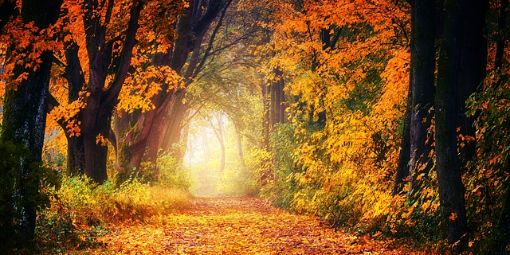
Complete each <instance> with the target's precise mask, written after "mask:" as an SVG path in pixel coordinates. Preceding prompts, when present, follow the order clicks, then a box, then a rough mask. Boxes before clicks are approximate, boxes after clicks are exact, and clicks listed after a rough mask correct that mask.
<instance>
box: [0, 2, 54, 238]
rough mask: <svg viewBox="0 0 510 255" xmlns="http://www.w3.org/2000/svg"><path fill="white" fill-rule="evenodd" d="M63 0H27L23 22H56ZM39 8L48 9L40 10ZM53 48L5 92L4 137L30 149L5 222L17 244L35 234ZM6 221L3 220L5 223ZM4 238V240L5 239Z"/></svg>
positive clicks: (15, 181) (41, 24)
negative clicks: (9, 215)
mask: <svg viewBox="0 0 510 255" xmlns="http://www.w3.org/2000/svg"><path fill="white" fill-rule="evenodd" d="M61 3H62V2H61V1H42V0H24V1H22V9H21V15H22V18H23V20H24V22H26V23H28V22H32V21H33V22H34V23H35V25H36V26H37V27H39V28H41V29H42V28H46V27H48V26H49V25H50V24H52V23H54V22H55V21H56V20H57V18H58V14H59V12H60V5H61ZM40 10H46V11H45V12H41V11H40ZM52 58H53V56H52V52H50V51H46V52H43V53H42V55H41V56H40V61H41V62H40V64H39V68H38V69H37V70H35V71H34V70H26V69H24V67H22V66H18V67H17V68H16V71H15V72H16V73H22V72H27V73H28V77H27V78H26V80H24V81H22V82H21V84H19V86H18V87H17V89H16V90H9V91H7V92H6V94H5V98H4V100H5V101H4V109H3V125H2V127H3V129H2V135H1V139H2V141H4V142H5V141H10V142H13V143H14V144H16V145H18V146H21V147H24V148H25V149H26V150H27V153H26V154H24V155H22V156H20V158H19V159H17V161H18V167H17V169H16V170H15V171H16V172H15V174H14V176H7V177H6V178H14V179H13V181H12V182H11V181H9V180H6V181H7V182H10V183H13V194H12V198H11V199H10V201H11V202H12V205H7V206H9V207H11V208H12V215H11V216H12V218H10V219H2V220H5V222H6V224H5V225H11V224H12V228H11V229H12V230H13V233H12V235H10V236H8V237H9V238H13V239H14V240H15V241H16V242H17V245H26V244H27V243H28V242H30V241H32V240H33V238H34V231H35V220H36V209H37V202H36V201H37V196H38V194H39V173H38V168H37V167H35V166H34V164H40V163H41V154H42V148H43V143H44V131H45V126H46V113H47V109H48V95H49V91H48V85H49V80H50V73H51V66H52ZM2 225H4V224H2ZM4 241H5V240H4Z"/></svg>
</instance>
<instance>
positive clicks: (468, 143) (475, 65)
mask: <svg viewBox="0 0 510 255" xmlns="http://www.w3.org/2000/svg"><path fill="white" fill-rule="evenodd" d="M488 3H489V1H482V0H464V1H463V9H462V15H463V16H462V21H463V24H462V37H461V38H460V43H459V44H458V45H457V47H459V48H460V49H461V53H460V58H461V59H460V61H461V64H460V72H461V73H460V77H459V78H460V88H459V93H458V94H457V95H458V99H457V102H458V104H459V106H458V107H459V110H458V113H457V125H458V126H459V127H460V132H461V134H462V135H463V136H467V137H470V138H472V139H468V140H465V141H464V143H465V144H464V146H463V147H462V148H461V150H460V152H461V154H460V160H461V167H462V168H464V167H465V166H466V163H467V162H468V161H469V160H471V159H472V158H473V157H474V155H475V150H476V144H475V141H474V138H475V127H474V117H468V116H467V115H466V111H467V109H466V100H467V99H468V98H469V96H470V95H471V94H473V93H474V92H475V91H476V90H477V88H479V87H480V85H481V84H482V82H483V80H484V79H485V75H486V71H485V69H486V67H487V35H486V32H485V28H486V24H485V23H486V22H485V15H486V11H487V9H488Z"/></svg>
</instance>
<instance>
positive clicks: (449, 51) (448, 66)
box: [435, 0, 468, 252]
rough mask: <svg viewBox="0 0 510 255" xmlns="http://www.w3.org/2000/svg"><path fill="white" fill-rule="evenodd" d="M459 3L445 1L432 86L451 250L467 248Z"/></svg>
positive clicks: (439, 171)
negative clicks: (459, 124)
mask: <svg viewBox="0 0 510 255" xmlns="http://www.w3.org/2000/svg"><path fill="white" fill-rule="evenodd" d="M463 2H464V1H461V0H446V1H445V5H444V10H445V16H444V31H443V36H442V37H441V39H440V40H439V45H440V55H439V63H438V80H437V87H436V100H435V102H436V104H435V117H436V132H435V136H436V162H437V163H436V164H437V174H438V180H439V198H440V204H441V218H442V221H443V224H444V225H445V226H446V233H447V236H448V242H449V244H450V245H451V246H452V249H453V250H455V251H457V252H458V251H463V250H465V249H466V248H467V240H468V236H467V219H466V209H465V199H464V193H465V189H464V185H463V183H462V178H461V167H460V162H459V158H458V155H457V134H456V116H458V112H459V103H458V102H457V100H458V98H459V97H458V95H459V94H460V91H459V90H460V89H461V84H460V80H461V78H460V77H459V74H460V71H461V66H460V65H461V56H460V54H461V53H462V52H461V47H459V43H460V42H461V40H462V33H461V31H462V18H463V16H462V11H463V7H464V6H463Z"/></svg>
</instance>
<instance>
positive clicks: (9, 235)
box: [0, 141, 59, 249]
mask: <svg viewBox="0 0 510 255" xmlns="http://www.w3.org/2000/svg"><path fill="white" fill-rule="evenodd" d="M0 155H1V157H2V158H1V160H0V187H2V188H0V239H1V240H3V243H2V244H0V249H5V248H7V247H4V245H5V246H8V245H12V244H14V243H15V242H16V241H17V240H16V239H17V238H18V237H19V236H17V234H18V232H17V231H16V228H17V227H18V226H16V224H17V219H19V218H18V217H22V216H20V215H19V214H20V213H21V212H20V211H19V210H20V209H19V208H24V207H27V206H35V208H36V210H38V211H39V210H44V209H45V208H47V207H48V206H49V205H50V200H49V196H48V194H47V192H46V191H47V190H46V188H48V187H49V188H54V187H56V186H58V184H59V177H58V173H57V172H56V171H54V170H53V169H50V168H47V167H43V166H42V165H41V162H38V161H34V160H33V157H32V155H31V153H30V152H29V151H28V150H27V149H25V148H23V146H19V145H16V144H14V143H12V142H8V141H7V142H5V141H0ZM23 164H28V166H29V167H28V168H27V169H25V171H27V173H25V174H21V173H20V172H21V170H20V168H21V166H22V165H23ZM19 192H22V193H23V197H22V198H20V196H19V195H16V194H18V193H19Z"/></svg>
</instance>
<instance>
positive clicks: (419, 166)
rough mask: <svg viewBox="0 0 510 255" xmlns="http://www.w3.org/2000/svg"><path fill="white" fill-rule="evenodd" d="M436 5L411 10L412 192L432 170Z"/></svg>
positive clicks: (426, 1) (420, 2)
mask: <svg viewBox="0 0 510 255" xmlns="http://www.w3.org/2000/svg"><path fill="white" fill-rule="evenodd" d="M435 16H436V15H435V2H434V1H430V0H416V1H413V5H412V8H411V29H412V31H411V72H412V77H411V88H410V89H411V122H410V126H409V127H410V153H411V155H410V158H409V172H410V173H412V175H413V183H412V192H415V191H416V189H419V187H418V186H419V184H418V183H416V177H417V175H418V174H420V173H428V172H429V171H430V169H431V168H432V161H431V159H430V157H429V153H430V150H431V144H430V143H431V141H429V142H428V143H427V134H428V130H429V128H430V124H431V121H432V113H431V109H432V106H433V104H434V80H435V76H434V70H435V58H436V56H435V46H434V44H435V35H436V33H435V24H434V23H433V22H430V21H431V20H434V19H435Z"/></svg>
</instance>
